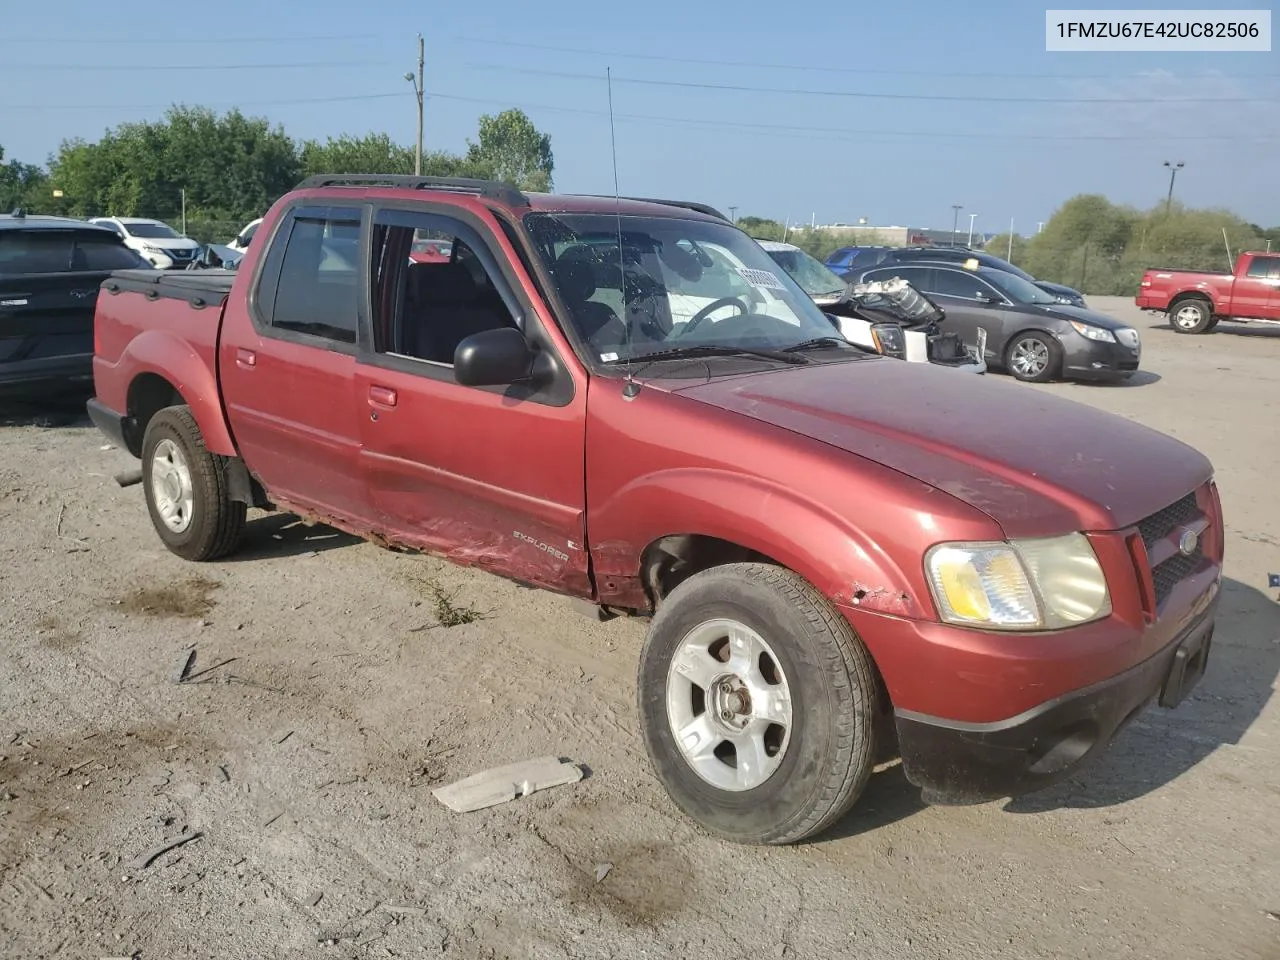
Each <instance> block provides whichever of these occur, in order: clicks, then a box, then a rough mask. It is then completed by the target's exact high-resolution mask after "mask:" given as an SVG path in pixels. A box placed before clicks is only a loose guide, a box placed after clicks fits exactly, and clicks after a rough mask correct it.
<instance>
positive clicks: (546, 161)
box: [466, 108, 555, 191]
mask: <svg viewBox="0 0 1280 960" xmlns="http://www.w3.org/2000/svg"><path fill="white" fill-rule="evenodd" d="M466 159H467V160H468V161H469V162H471V163H472V164H474V165H475V166H476V167H477V168H478V169H482V170H486V171H488V174H489V175H490V176H492V177H494V178H495V179H498V180H506V181H508V182H510V183H513V184H515V185H516V186H517V187H520V188H521V189H522V190H533V191H548V190H550V189H551V185H552V179H551V174H552V171H553V170H554V169H555V161H554V159H553V158H552V155H551V137H550V135H548V134H545V133H542V132H541V131H540V130H539V129H538V128H537V127H535V126H534V125H533V121H532V120H530V119H529V118H528V116H526V115H525V113H524V111H523V110H518V109H515V108H512V109H510V110H504V111H502V113H499V114H498V115H497V116H492V115H490V114H484V115H482V116H481V117H480V130H479V135H478V137H477V142H475V143H472V142H471V141H470V140H468V141H467V154H466Z"/></svg>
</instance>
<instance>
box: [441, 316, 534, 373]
mask: <svg viewBox="0 0 1280 960" xmlns="http://www.w3.org/2000/svg"><path fill="white" fill-rule="evenodd" d="M532 372H533V350H532V349H531V348H530V346H529V341H528V340H526V339H525V338H524V334H523V333H521V332H520V331H519V330H516V329H515V328H513V327H500V328H498V329H497V330H482V331H480V332H479V333H473V334H471V336H469V337H466V338H465V339H463V340H462V342H461V343H459V344H458V348H457V349H456V350H454V352H453V376H454V378H455V379H456V380H457V381H458V382H459V383H461V384H462V385H463V386H467V387H492V386H502V385H504V384H510V383H519V382H520V381H521V380H527V379H529V376H530V375H531V373H532Z"/></svg>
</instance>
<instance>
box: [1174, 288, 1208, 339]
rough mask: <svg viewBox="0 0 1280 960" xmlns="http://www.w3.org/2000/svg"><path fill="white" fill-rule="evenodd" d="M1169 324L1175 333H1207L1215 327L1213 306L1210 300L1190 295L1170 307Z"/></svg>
mask: <svg viewBox="0 0 1280 960" xmlns="http://www.w3.org/2000/svg"><path fill="white" fill-rule="evenodd" d="M1169 326H1171V327H1173V332H1174V333H1207V332H1208V331H1209V330H1211V329H1213V326H1214V320H1213V306H1212V305H1211V304H1210V303H1209V301H1208V300H1203V299H1201V298H1200V297H1190V298H1188V299H1185V300H1179V301H1177V302H1176V303H1175V304H1174V305H1173V306H1171V307H1170V308H1169Z"/></svg>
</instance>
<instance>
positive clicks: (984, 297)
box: [973, 290, 999, 303]
mask: <svg viewBox="0 0 1280 960" xmlns="http://www.w3.org/2000/svg"><path fill="white" fill-rule="evenodd" d="M973 299H975V300H977V301H978V302H979V303H998V302H999V301H997V300H996V298H995V297H993V296H992V295H991V294H989V293H987V292H986V291H985V290H979V291H978V292H977V293H975V294H974V295H973Z"/></svg>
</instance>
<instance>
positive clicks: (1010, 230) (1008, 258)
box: [1005, 217, 1013, 263]
mask: <svg viewBox="0 0 1280 960" xmlns="http://www.w3.org/2000/svg"><path fill="white" fill-rule="evenodd" d="M1005 259H1006V260H1008V261H1009V262H1010V263H1013V217H1010V218H1009V256H1007V257H1005Z"/></svg>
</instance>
